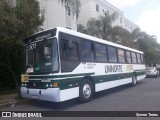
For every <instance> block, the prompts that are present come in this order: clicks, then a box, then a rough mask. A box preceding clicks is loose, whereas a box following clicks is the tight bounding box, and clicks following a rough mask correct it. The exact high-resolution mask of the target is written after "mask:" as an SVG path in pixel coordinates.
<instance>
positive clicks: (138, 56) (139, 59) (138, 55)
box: [137, 54, 141, 63]
mask: <svg viewBox="0 0 160 120" xmlns="http://www.w3.org/2000/svg"><path fill="white" fill-rule="evenodd" d="M137 62H138V63H141V56H140V54H137Z"/></svg>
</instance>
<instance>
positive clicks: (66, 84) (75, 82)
mask: <svg viewBox="0 0 160 120" xmlns="http://www.w3.org/2000/svg"><path fill="white" fill-rule="evenodd" d="M73 75H74V76H73ZM73 75H71V74H70V75H60V76H58V77H56V78H62V79H61V80H56V79H55V80H51V82H52V83H53V82H57V83H58V85H59V88H60V90H65V89H69V88H74V87H78V86H79V84H80V82H81V80H82V79H83V77H84V76H86V75H87V76H89V75H90V76H91V75H92V76H91V77H92V78H93V80H94V82H95V84H98V83H103V82H110V81H115V80H121V79H125V78H131V77H132V75H133V73H132V72H131V73H120V74H110V75H97V76H94V73H89V74H73ZM141 75H145V72H144V71H138V72H136V76H141ZM65 77H74V78H65ZM36 78H41V76H36ZM47 78H48V77H47ZM52 78H54V77H53V76H52ZM30 82H35V83H36V82H41V81H40V80H31V81H30ZM42 84H46V83H42ZM44 89H46V88H44Z"/></svg>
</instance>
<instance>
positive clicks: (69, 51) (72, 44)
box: [60, 39, 80, 72]
mask: <svg viewBox="0 0 160 120" xmlns="http://www.w3.org/2000/svg"><path fill="white" fill-rule="evenodd" d="M60 51H61V70H62V72H72V71H73V70H74V69H75V68H76V67H77V66H78V65H79V64H80V61H79V55H78V43H77V42H76V41H72V40H63V39H61V40H60Z"/></svg>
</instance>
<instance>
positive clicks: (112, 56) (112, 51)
mask: <svg viewBox="0 0 160 120" xmlns="http://www.w3.org/2000/svg"><path fill="white" fill-rule="evenodd" d="M107 48H108V60H109V62H117V51H116V48H114V47H110V46H108V47H107Z"/></svg>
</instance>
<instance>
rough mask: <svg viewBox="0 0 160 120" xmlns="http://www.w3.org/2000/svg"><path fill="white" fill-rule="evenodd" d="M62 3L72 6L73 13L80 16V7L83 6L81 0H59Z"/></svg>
mask: <svg viewBox="0 0 160 120" xmlns="http://www.w3.org/2000/svg"><path fill="white" fill-rule="evenodd" d="M58 1H60V2H61V3H62V5H68V6H71V10H72V15H73V16H75V15H76V18H78V15H79V13H80V7H81V2H80V0H58Z"/></svg>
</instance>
